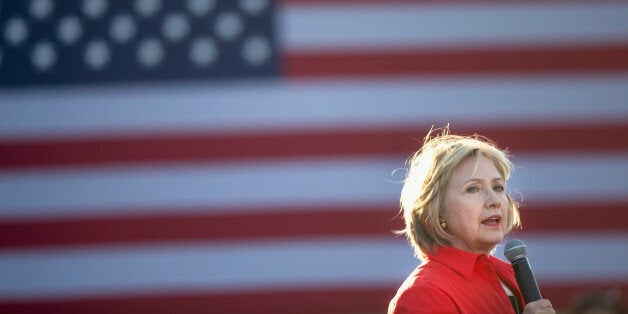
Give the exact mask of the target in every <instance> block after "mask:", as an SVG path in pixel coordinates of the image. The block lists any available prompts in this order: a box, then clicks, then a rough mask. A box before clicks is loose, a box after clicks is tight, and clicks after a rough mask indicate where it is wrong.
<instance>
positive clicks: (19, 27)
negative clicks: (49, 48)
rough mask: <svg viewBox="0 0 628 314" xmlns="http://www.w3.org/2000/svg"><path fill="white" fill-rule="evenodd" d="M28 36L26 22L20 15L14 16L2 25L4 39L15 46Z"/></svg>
mask: <svg viewBox="0 0 628 314" xmlns="http://www.w3.org/2000/svg"><path fill="white" fill-rule="evenodd" d="M27 37H28V28H27V26H26V22H24V19H23V18H21V17H14V18H12V19H10V20H8V21H7V23H6V25H5V27H4V40H6V41H7V42H8V43H9V44H10V45H13V46H17V45H19V44H21V43H22V42H24V40H25V39H26V38H27Z"/></svg>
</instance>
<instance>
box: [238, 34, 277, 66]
mask: <svg viewBox="0 0 628 314" xmlns="http://www.w3.org/2000/svg"><path fill="white" fill-rule="evenodd" d="M270 56H271V49H270V43H269V42H268V39H267V38H266V37H262V36H252V37H249V38H247V39H246V40H245V41H244V44H243V47H242V58H244V60H246V61H247V62H248V63H249V64H251V65H260V64H262V63H264V61H266V60H268V59H269V58H270Z"/></svg>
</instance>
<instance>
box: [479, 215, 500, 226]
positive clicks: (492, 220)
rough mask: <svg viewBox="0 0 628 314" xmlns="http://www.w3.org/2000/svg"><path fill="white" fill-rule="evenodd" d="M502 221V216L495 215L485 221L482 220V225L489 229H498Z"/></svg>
mask: <svg viewBox="0 0 628 314" xmlns="http://www.w3.org/2000/svg"><path fill="white" fill-rule="evenodd" d="M501 221H502V216H499V215H493V216H490V217H488V218H486V219H484V220H482V224H483V225H485V226H489V227H497V226H499V223H500V222H501Z"/></svg>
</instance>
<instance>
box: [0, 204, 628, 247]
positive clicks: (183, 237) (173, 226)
mask: <svg viewBox="0 0 628 314" xmlns="http://www.w3.org/2000/svg"><path fill="white" fill-rule="evenodd" d="M627 207H628V204H627V203H609V204H600V203H596V204H582V203H579V204H575V205H560V206H546V207H536V208H534V207H533V208H527V207H524V208H522V210H521V212H522V219H523V222H524V229H523V231H521V232H536V231H540V232H544V233H547V232H565V231H577V232H599V231H625V229H626V221H628V210H626V208H627ZM272 210H273V209H268V210H262V211H261V212H259V211H253V212H248V213H241V214H214V215H211V214H189V215H174V214H172V215H166V214H163V215H155V214H148V215H146V216H139V217H138V216H135V217H109V218H90V219H87V218H85V219H74V220H70V219H68V220H60V221H56V220H53V221H45V220H44V221H22V222H10V221H5V222H0V248H26V247H40V246H58V245H64V246H68V245H70V246H71V245H86V244H87V245H89V244H101V243H127V242H164V241H168V242H172V241H215V240H242V239H262V238H276V239H281V238H287V237H342V236H373V235H375V236H390V237H393V235H392V234H393V230H401V229H403V221H402V218H401V217H400V216H398V215H397V214H398V211H397V209H396V208H394V204H388V205H386V204H384V205H381V206H378V205H374V204H370V205H360V204H355V205H354V206H351V207H346V208H342V207H336V208H299V209H298V210H295V209H292V208H285V209H282V210H278V209H276V208H275V209H274V211H272ZM171 212H173V211H171ZM601 212H602V213H604V219H599V215H600V213H601ZM556 221H560V223H559V224H557V223H556ZM515 232H519V231H515Z"/></svg>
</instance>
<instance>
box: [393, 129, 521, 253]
mask: <svg viewBox="0 0 628 314" xmlns="http://www.w3.org/2000/svg"><path fill="white" fill-rule="evenodd" d="M441 130H442V132H441V134H436V133H437V132H436V131H437V130H434V129H431V130H430V131H429V132H428V134H427V136H426V137H425V139H424V142H423V146H422V147H421V149H419V150H418V151H417V152H416V153H414V154H413V155H412V156H411V157H410V158H409V159H408V161H407V163H408V167H409V169H408V172H407V174H406V179H405V180H404V185H403V189H402V191H401V198H400V204H401V210H402V211H403V217H404V220H405V223H406V227H405V230H404V232H403V233H405V235H406V236H407V237H408V240H409V241H410V243H411V244H412V247H413V248H414V251H415V255H416V256H417V257H419V258H422V259H425V258H426V257H427V255H429V254H433V253H434V251H435V250H436V247H438V246H439V245H451V241H452V236H451V235H450V234H448V233H447V232H446V231H445V230H444V229H443V228H442V227H441V225H440V222H439V218H440V217H442V216H443V202H444V199H445V189H446V187H447V183H448V181H449V179H450V177H451V174H452V172H453V171H454V169H455V168H456V167H457V166H458V164H459V163H460V162H461V161H463V160H464V159H466V158H467V157H470V156H476V157H477V158H479V157H480V156H482V157H485V158H488V159H489V160H491V161H492V162H493V164H494V165H495V167H496V168H497V171H498V172H499V174H500V175H501V176H502V178H504V180H508V178H509V177H510V173H511V171H512V168H513V165H512V163H511V162H510V160H509V159H508V154H507V152H506V151H505V150H500V149H499V148H497V147H496V145H495V144H494V143H493V142H491V141H490V140H488V139H486V138H483V137H480V136H479V135H477V134H476V135H473V136H460V135H452V134H449V127H445V128H443V129H441ZM506 196H507V198H508V217H507V231H510V230H512V228H513V227H520V226H521V222H520V219H519V210H518V204H517V202H515V201H514V200H513V199H512V198H511V196H510V195H509V194H508V193H506Z"/></svg>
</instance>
